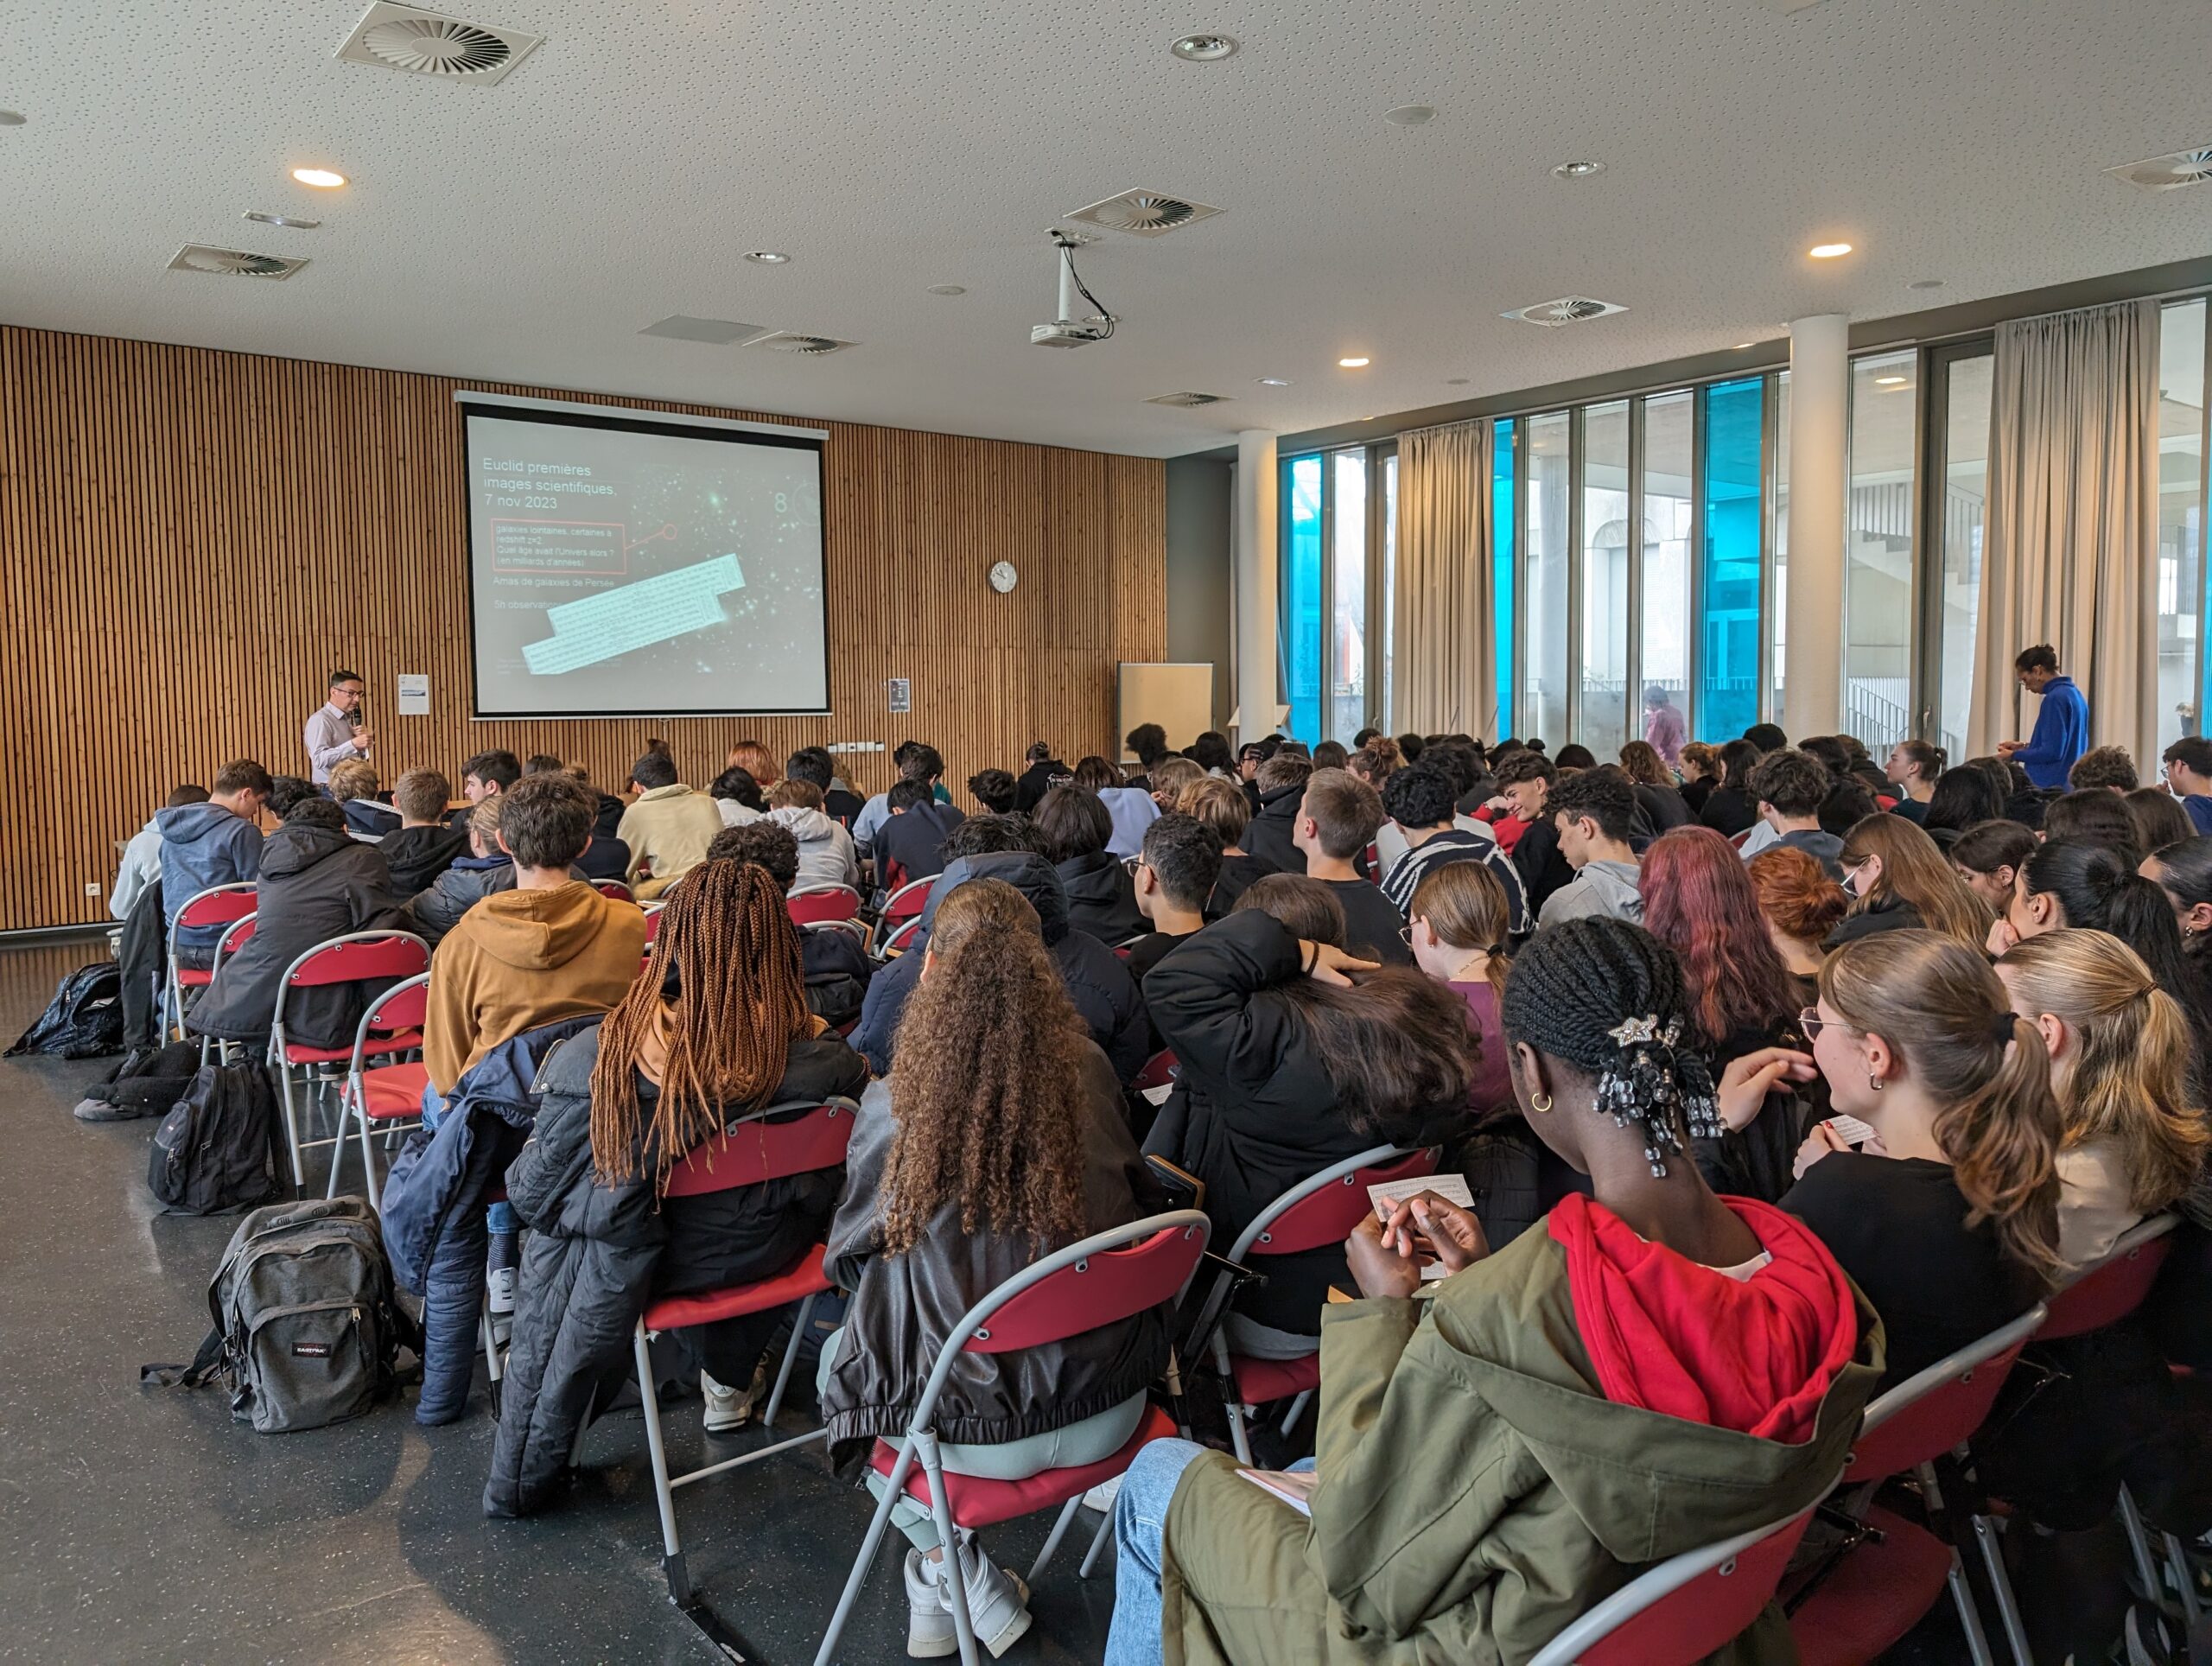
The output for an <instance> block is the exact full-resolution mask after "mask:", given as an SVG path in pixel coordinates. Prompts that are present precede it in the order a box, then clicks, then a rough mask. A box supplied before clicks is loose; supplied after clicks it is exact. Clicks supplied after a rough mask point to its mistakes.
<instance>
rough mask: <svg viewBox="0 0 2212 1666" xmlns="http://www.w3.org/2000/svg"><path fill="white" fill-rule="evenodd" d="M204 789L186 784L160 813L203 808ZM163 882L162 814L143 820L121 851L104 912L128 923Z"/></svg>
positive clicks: (156, 812) (169, 797) (156, 813)
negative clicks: (143, 898) (188, 806)
mask: <svg viewBox="0 0 2212 1666" xmlns="http://www.w3.org/2000/svg"><path fill="white" fill-rule="evenodd" d="M207 798H208V793H207V788H206V787H204V786H200V785H194V783H191V782H187V783H186V784H185V785H182V786H181V787H179V788H177V789H176V791H175V792H172V793H170V794H169V796H168V798H166V799H164V800H163V801H162V810H179V809H181V808H182V807H183V806H184V805H186V804H206V803H207ZM161 882H162V822H161V811H155V812H154V814H152V815H151V816H149V817H147V818H146V824H145V826H143V827H142V828H140V829H139V830H137V832H136V833H133V834H132V835H131V836H130V842H129V843H127V844H125V845H124V847H123V855H122V858H121V860H120V861H118V862H117V863H116V868H115V887H114V889H113V890H111V891H110V892H109V893H108V899H107V911H108V912H109V913H110V914H111V915H112V916H113V917H114V918H115V919H130V911H131V909H132V908H133V907H135V906H137V901H138V899H139V898H140V897H141V896H143V895H144V894H145V893H146V892H147V891H148V890H149V889H151V888H153V887H158V886H159V885H160V884H161Z"/></svg>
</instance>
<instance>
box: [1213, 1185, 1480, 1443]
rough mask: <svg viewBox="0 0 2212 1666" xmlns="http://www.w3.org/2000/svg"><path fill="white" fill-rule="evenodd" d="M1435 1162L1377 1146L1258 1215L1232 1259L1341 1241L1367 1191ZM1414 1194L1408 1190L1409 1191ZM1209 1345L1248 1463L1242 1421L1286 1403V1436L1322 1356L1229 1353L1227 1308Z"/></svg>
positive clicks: (1227, 1280) (1232, 1430)
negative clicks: (1273, 1403)
mask: <svg viewBox="0 0 2212 1666" xmlns="http://www.w3.org/2000/svg"><path fill="white" fill-rule="evenodd" d="M1436 1159H1437V1153H1436V1152H1435V1150H1434V1149H1433V1148H1421V1149H1414V1148H1405V1147H1400V1146H1389V1145H1380V1146H1376V1147H1375V1148H1373V1149H1372V1150H1369V1151H1363V1152H1361V1153H1360V1154H1359V1155H1357V1157H1347V1158H1345V1159H1344V1161H1342V1162H1340V1163H1336V1164H1332V1166H1331V1167H1327V1168H1325V1169H1323V1170H1322V1171H1321V1172H1320V1173H1318V1174H1316V1175H1314V1176H1313V1178H1312V1179H1311V1180H1301V1181H1300V1182H1299V1183H1298V1184H1297V1185H1296V1186H1293V1187H1291V1188H1290V1190H1289V1191H1287V1192H1284V1193H1283V1194H1282V1196H1281V1197H1280V1198H1277V1199H1275V1200H1274V1202H1273V1203H1271V1204H1269V1205H1268V1206H1267V1207H1266V1208H1265V1209H1263V1210H1262V1211H1260V1214H1259V1218H1257V1219H1255V1221H1253V1223H1252V1224H1250V1225H1249V1226H1248V1227H1246V1228H1245V1229H1244V1231H1243V1236H1242V1237H1239V1238H1238V1239H1237V1240H1236V1243H1235V1244H1234V1245H1232V1246H1231V1247H1230V1251H1229V1259H1230V1260H1231V1261H1233V1262H1236V1263H1237V1264H1238V1265H1239V1266H1240V1267H1241V1266H1243V1263H1244V1262H1245V1260H1246V1259H1247V1258H1248V1257H1255V1258H1256V1257H1262V1256H1294V1255H1297V1254H1299V1253H1300V1252H1301V1251H1304V1250H1319V1249H1322V1248H1325V1247H1326V1246H1328V1245H1331V1244H1338V1243H1343V1242H1344V1240H1345V1239H1346V1238H1348V1237H1351V1231H1352V1229H1353V1228H1354V1227H1356V1226H1357V1225H1358V1224H1359V1222H1360V1218H1361V1217H1362V1216H1363V1215H1365V1214H1366V1213H1367V1212H1368V1211H1370V1209H1371V1208H1372V1207H1373V1205H1371V1204H1370V1203H1369V1201H1368V1197H1367V1188H1368V1187H1369V1186H1386V1185H1389V1184H1390V1183H1392V1182H1394V1181H1399V1180H1419V1179H1421V1177H1422V1176H1423V1175H1427V1174H1433V1173H1436ZM1415 1189H1416V1188H1414V1187H1412V1186H1408V1188H1407V1190H1408V1192H1409V1193H1410V1192H1413V1191H1414V1190H1415ZM1233 1279H1234V1275H1232V1274H1230V1273H1226V1272H1224V1273H1223V1274H1222V1275H1221V1276H1220V1278H1219V1279H1218V1280H1217V1281H1216V1284H1215V1288H1214V1295H1215V1298H1216V1299H1217V1300H1219V1299H1221V1298H1222V1297H1224V1296H1225V1295H1226V1294H1227V1293H1228V1288H1229V1287H1230V1284H1231V1282H1232V1281H1233ZM1212 1348H1213V1363H1214V1367H1215V1369H1216V1370H1218V1371H1219V1372H1220V1373H1221V1377H1222V1381H1223V1382H1224V1383H1226V1384H1228V1385H1229V1386H1230V1387H1231V1388H1233V1389H1235V1392H1234V1393H1232V1394H1228V1395H1224V1396H1223V1398H1224V1400H1225V1401H1226V1402H1228V1407H1229V1434H1230V1439H1231V1440H1234V1441H1235V1442H1236V1457H1237V1460H1238V1461H1239V1462H1240V1463H1246V1464H1249V1463H1250V1462H1251V1461H1252V1446H1251V1442H1250V1441H1249V1440H1247V1439H1246V1438H1245V1433H1244V1425H1245V1423H1246V1422H1247V1421H1249V1419H1250V1418H1252V1417H1253V1416H1254V1415H1255V1414H1256V1412H1257V1408H1260V1407H1262V1406H1264V1405H1266V1404H1267V1403H1268V1402H1269V1401H1273V1400H1288V1401H1289V1402H1291V1405H1290V1409H1289V1410H1288V1411H1287V1412H1286V1413H1285V1414H1284V1415H1283V1420H1282V1428H1283V1433H1284V1434H1288V1433H1289V1432H1290V1431H1291V1430H1292V1429H1293V1428H1295V1427H1297V1424H1298V1420H1299V1417H1300V1415H1301V1414H1302V1413H1303V1412H1304V1411H1305V1409H1306V1402H1307V1401H1308V1400H1310V1399H1312V1398H1313V1391H1314V1390H1315V1389H1318V1388H1319V1387H1320V1386H1321V1355H1320V1353H1319V1348H1318V1345H1317V1348H1316V1351H1314V1352H1313V1353H1310V1354H1304V1355H1301V1356H1300V1357H1299V1358H1296V1359H1262V1358H1258V1357H1256V1356H1255V1355H1250V1354H1240V1353H1234V1352H1232V1351H1230V1346H1229V1327H1228V1314H1227V1313H1226V1312H1225V1311H1224V1313H1222V1314H1221V1315H1220V1319H1219V1320H1218V1322H1217V1323H1216V1324H1215V1326H1214V1327H1213V1336H1212Z"/></svg>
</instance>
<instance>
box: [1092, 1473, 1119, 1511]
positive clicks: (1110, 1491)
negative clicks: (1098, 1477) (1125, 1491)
mask: <svg viewBox="0 0 2212 1666" xmlns="http://www.w3.org/2000/svg"><path fill="white" fill-rule="evenodd" d="M1121 1496H1122V1478H1121V1477H1120V1476H1118V1475H1109V1476H1108V1477H1107V1478H1106V1479H1104V1480H1103V1481H1101V1482H1100V1483H1099V1484H1098V1485H1096V1486H1095V1487H1093V1488H1091V1489H1090V1491H1088V1492H1086V1493H1084V1495H1083V1507H1084V1509H1085V1510H1096V1511H1097V1512H1098V1513H1099V1514H1100V1515H1102V1516H1110V1515H1112V1514H1113V1513H1114V1500H1115V1499H1116V1498H1118V1497H1121Z"/></svg>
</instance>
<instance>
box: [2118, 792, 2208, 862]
mask: <svg viewBox="0 0 2212 1666" xmlns="http://www.w3.org/2000/svg"><path fill="white" fill-rule="evenodd" d="M2121 802H2122V803H2123V804H2126V806H2127V813H2128V815H2129V816H2131V817H2133V818H2134V822H2135V848H2136V849H2138V850H2163V849H2165V848H2166V847H2167V846H2168V845H2170V844H2179V843H2181V842H2182V841H2183V839H2193V838H2195V837H2196V823H2194V822H2192V821H2190V819H2189V812H2188V811H2186V810H2183V808H2182V807H2181V800H2180V799H2178V798H2175V797H2174V795H2173V794H2172V793H2171V792H2167V791H2166V790H2165V788H2164V787H2162V786H2139V787H2137V788H2136V789H2135V790H2134V791H2133V792H2129V793H2126V794H2125V795H2123V797H2122V798H2121Z"/></svg>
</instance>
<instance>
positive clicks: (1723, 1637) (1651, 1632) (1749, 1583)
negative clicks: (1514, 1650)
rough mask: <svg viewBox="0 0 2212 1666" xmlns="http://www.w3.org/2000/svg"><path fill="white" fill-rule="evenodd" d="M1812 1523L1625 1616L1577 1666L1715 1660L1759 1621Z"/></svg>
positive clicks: (1787, 1530)
mask: <svg viewBox="0 0 2212 1666" xmlns="http://www.w3.org/2000/svg"><path fill="white" fill-rule="evenodd" d="M1812 1519H1813V1518H1812V1515H1811V1512H1810V1511H1807V1512H1805V1513H1803V1514H1802V1515H1798V1516H1794V1517H1791V1518H1790V1519H1789V1521H1787V1522H1785V1523H1783V1524H1782V1525H1781V1526H1780V1527H1778V1528H1777V1529H1775V1530H1774V1531H1773V1532H1772V1533H1770V1534H1769V1535H1768V1536H1766V1537H1765V1538H1764V1539H1761V1540H1760V1541H1759V1542H1758V1543H1757V1544H1755V1545H1753V1546H1751V1548H1750V1549H1748V1550H1743V1551H1739V1552H1738V1553H1737V1554H1736V1555H1733V1556H1732V1557H1730V1558H1729V1559H1728V1560H1727V1561H1725V1562H1722V1563H1721V1564H1720V1565H1719V1567H1709V1568H1707V1570H1706V1571H1705V1572H1704V1573H1702V1574H1699V1575H1698V1576H1697V1577H1696V1578H1695V1579H1693V1580H1690V1581H1689V1583H1688V1584H1687V1585H1683V1586H1680V1587H1676V1588H1675V1590H1672V1591H1670V1592H1669V1593H1667V1594H1666V1595H1665V1596H1663V1597H1661V1598H1660V1599H1658V1600H1657V1601H1656V1602H1654V1603H1653V1604H1651V1606H1649V1607H1648V1608H1643V1609H1639V1610H1638V1611H1637V1612H1635V1613H1633V1614H1630V1616H1628V1617H1627V1618H1625V1619H1624V1620H1622V1621H1621V1623H1620V1624H1619V1625H1616V1626H1614V1627H1613V1629H1612V1630H1611V1631H1608V1632H1606V1633H1605V1636H1604V1637H1600V1638H1599V1640H1598V1641H1597V1642H1595V1643H1590V1644H1584V1645H1583V1646H1582V1647H1581V1648H1580V1649H1578V1650H1575V1654H1574V1658H1575V1661H1576V1663H1577V1666H1691V1663H1693V1662H1695V1661H1700V1660H1703V1659H1705V1658H1706V1656H1708V1655H1712V1654H1716V1653H1718V1652H1719V1650H1722V1649H1724V1648H1726V1646H1727V1645H1728V1644H1729V1643H1730V1642H1732V1640H1733V1639H1735V1638H1736V1637H1740V1636H1742V1635H1743V1633H1744V1632H1745V1631H1747V1630H1749V1629H1750V1627H1751V1623H1752V1622H1753V1621H1754V1620H1756V1619H1757V1618H1758V1617H1759V1612H1760V1611H1761V1610H1762V1609H1764V1607H1765V1606H1767V1603H1768V1601H1769V1600H1770V1599H1772V1597H1773V1595H1774V1593H1775V1588H1776V1587H1777V1586H1779V1585H1780V1584H1781V1583H1782V1575H1783V1570H1784V1569H1785V1568H1786V1567H1789V1558H1790V1557H1791V1556H1792V1555H1796V1550H1797V1542H1798V1541H1799V1540H1800V1539H1802V1538H1803V1537H1804V1536H1805V1529H1806V1526H1807V1524H1808V1523H1810V1522H1811V1521H1812Z"/></svg>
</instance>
